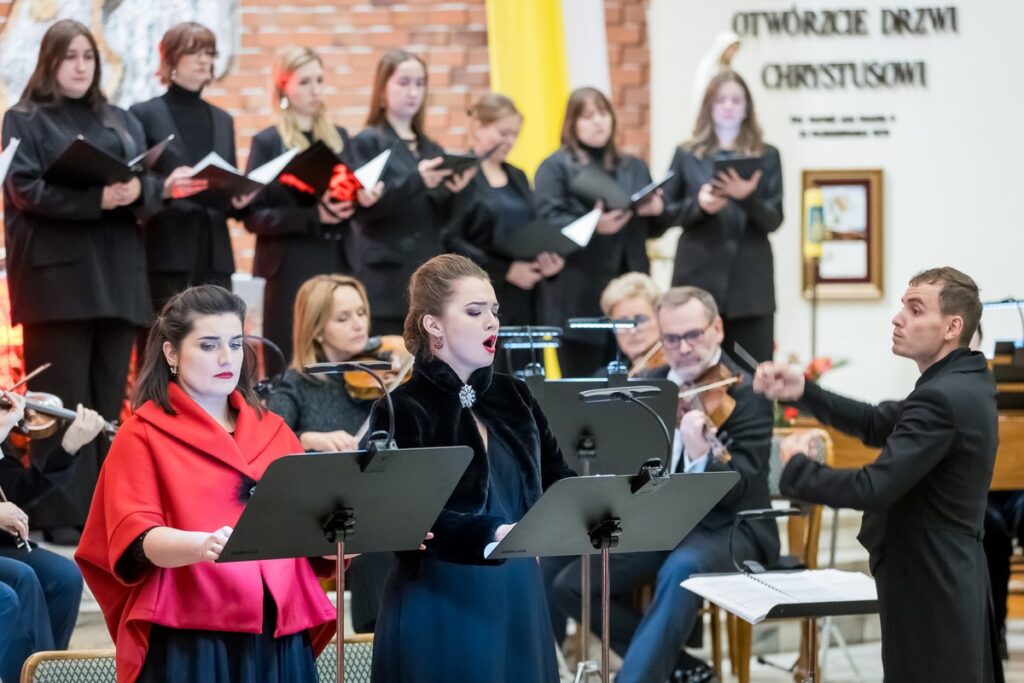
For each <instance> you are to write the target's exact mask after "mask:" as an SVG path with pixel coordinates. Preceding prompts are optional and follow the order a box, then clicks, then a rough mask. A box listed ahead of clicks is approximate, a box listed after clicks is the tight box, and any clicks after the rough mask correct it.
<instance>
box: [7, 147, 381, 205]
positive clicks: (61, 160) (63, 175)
mask: <svg viewBox="0 0 1024 683" xmlns="http://www.w3.org/2000/svg"><path fill="white" fill-rule="evenodd" d="M173 139H174V136H173V135H171V136H168V137H167V139H166V140H162V141H161V142H159V143H157V144H156V145H154V146H153V147H151V148H150V149H148V150H146V151H145V152H143V153H142V154H140V155H139V156H137V157H135V158H134V159H131V160H129V161H122V160H121V159H118V158H116V157H113V156H111V155H110V154H107V153H106V152H104V151H103V150H101V149H99V148H98V147H96V146H95V145H93V144H92V143H90V142H89V141H88V140H86V139H85V138H84V137H81V136H79V137H78V138H76V139H75V140H73V141H72V142H71V144H70V145H68V147H67V148H66V149H65V150H64V151H63V152H62V153H61V155H60V156H59V157H57V159H56V161H54V162H53V163H52V164H50V167H49V168H47V169H46V172H45V173H44V174H43V177H44V178H46V179H47V180H48V181H51V182H54V183H58V184H61V185H67V186H70V187H95V186H97V185H110V184H113V183H123V182H127V181H129V180H131V179H132V178H133V177H135V176H136V175H138V174H140V173H142V172H144V171H148V170H150V169H152V168H153V166H154V164H156V162H157V160H158V159H159V158H160V155H161V154H162V153H163V151H164V149H166V148H167V145H168V144H169V143H170V142H171V140H173ZM16 149H17V145H16V143H15V142H12V143H11V144H9V145H8V149H7V150H5V152H4V153H5V155H7V154H9V155H10V156H7V157H4V158H6V159H7V163H8V164H9V163H10V158H11V157H13V155H14V153H15V150H16ZM390 156H391V150H390V149H388V150H385V151H383V152H382V153H380V154H378V155H377V156H376V157H374V158H373V159H371V160H370V161H369V162H367V163H366V164H364V165H363V166H361V167H360V168H358V169H356V170H355V171H354V175H355V176H356V178H357V179H358V180H359V182H360V184H361V185H362V186H363V187H366V188H372V187H374V186H375V185H376V184H377V182H378V181H379V180H380V177H381V175H383V173H384V168H385V166H386V165H387V162H388V159H389V158H390ZM2 162H3V159H0V163H2ZM340 163H341V162H340V160H339V159H338V156H337V155H336V154H335V153H334V152H332V151H331V150H330V149H329V148H328V147H327V146H326V145H324V144H323V142H321V141H319V140H318V141H317V142H315V143H314V144H313V145H311V146H310V147H308V148H307V149H305V150H301V151H300V150H297V149H293V150H289V151H287V152H285V153H284V154H281V155H280V156H278V157H275V158H274V159H271V160H270V161H268V162H267V163H265V164H263V165H262V166H259V167H258V168H255V169H253V170H252V171H251V172H250V173H248V174H243V173H241V172H240V171H239V170H238V169H237V168H235V167H234V166H232V165H231V164H229V163H228V162H227V161H225V160H224V158H223V157H221V156H220V155H219V154H217V153H216V152H210V153H209V154H207V155H206V156H205V157H203V159H201V160H200V161H199V163H197V164H196V165H195V166H194V167H193V169H192V175H191V176H190V177H191V178H192V179H194V180H205V181H206V183H207V185H206V189H205V190H203V191H202V192H200V193H198V194H199V195H206V197H207V198H208V200H211V201H228V200H229V198H230V197H233V196H237V195H244V194H248V193H250V192H254V191H256V190H259V189H261V188H263V187H264V186H266V185H269V184H270V183H272V182H274V181H275V180H277V179H278V178H280V177H281V176H282V175H285V174H290V175H292V176H294V177H296V178H298V179H299V180H301V181H302V182H304V183H305V184H306V185H308V186H310V187H311V188H313V190H314V192H315V194H316V196H318V197H319V196H320V195H322V194H323V193H324V191H325V190H326V189H327V187H328V184H329V183H330V179H331V175H332V173H333V172H334V169H335V167H336V166H337V165H338V164H340Z"/></svg>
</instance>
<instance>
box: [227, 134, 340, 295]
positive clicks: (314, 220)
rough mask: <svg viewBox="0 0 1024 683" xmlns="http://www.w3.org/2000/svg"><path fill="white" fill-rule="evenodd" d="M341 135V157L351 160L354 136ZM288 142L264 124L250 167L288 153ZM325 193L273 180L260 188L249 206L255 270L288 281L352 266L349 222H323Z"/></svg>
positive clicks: (247, 225) (251, 153) (254, 141)
mask: <svg viewBox="0 0 1024 683" xmlns="http://www.w3.org/2000/svg"><path fill="white" fill-rule="evenodd" d="M338 133H339V135H341V142H342V149H341V155H340V156H341V160H342V162H343V163H345V164H349V163H350V161H351V159H350V152H349V139H348V133H347V132H346V131H345V129H344V128H338ZM286 151H287V150H286V149H285V146H284V142H283V141H282V140H281V135H280V133H278V132H277V128H276V127H274V126H270V127H269V128H264V129H263V130H261V131H260V132H259V133H257V134H256V136H255V137H253V139H252V145H251V146H250V148H249V163H248V166H247V167H246V172H249V171H251V170H252V169H254V168H256V167H258V166H261V165H262V164H264V163H266V162H268V161H270V160H271V159H273V158H275V157H278V156H280V155H282V154H284V153H285V152H286ZM318 200H319V198H317V197H313V196H311V195H304V194H302V193H300V192H298V191H296V190H294V189H292V188H289V187H285V186H284V185H282V184H281V183H278V182H273V183H271V184H269V185H267V186H266V187H265V188H263V189H262V190H260V193H259V194H258V195H256V197H255V198H253V200H252V203H251V204H250V205H249V211H248V213H247V214H246V216H245V228H246V230H248V231H249V232H251V233H254V234H255V235H256V255H255V258H254V259H253V267H252V272H253V275H258V276H260V277H263V278H266V279H267V281H268V282H270V281H271V280H272V279H277V280H281V281H285V282H291V281H293V280H298V281H299V282H301V281H303V280H305V279H306V278H307V277H311V276H313V275H315V274H318V273H337V272H343V271H347V270H348V267H347V265H346V261H345V257H344V251H343V248H342V242H341V237H342V235H343V233H344V232H346V231H347V230H348V226H349V221H343V222H341V223H338V224H325V223H321V222H320V218H319V214H318V212H317V201H318Z"/></svg>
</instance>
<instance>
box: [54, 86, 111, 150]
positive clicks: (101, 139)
mask: <svg viewBox="0 0 1024 683" xmlns="http://www.w3.org/2000/svg"><path fill="white" fill-rule="evenodd" d="M62 104H63V106H64V111H66V112H67V113H68V116H69V117H70V118H71V120H72V121H73V122H74V124H75V127H76V128H78V132H79V133H81V134H82V136H83V137H85V139H86V140H88V141H89V142H90V143H91V144H93V145H95V146H96V147H98V148H99V149H102V150H103V151H104V152H106V153H107V154H110V155H111V156H113V157H116V158H118V159H123V158H124V157H125V156H126V154H125V151H124V144H123V143H122V142H121V138H119V137H118V136H117V133H115V132H114V131H113V130H111V129H110V128H106V127H104V126H103V121H102V120H101V119H100V117H99V116H98V115H97V114H96V112H95V111H94V110H93V108H92V107H90V106H89V104H88V102H86V101H85V98H78V99H73V98H70V97H65V98H64V99H63V102H62Z"/></svg>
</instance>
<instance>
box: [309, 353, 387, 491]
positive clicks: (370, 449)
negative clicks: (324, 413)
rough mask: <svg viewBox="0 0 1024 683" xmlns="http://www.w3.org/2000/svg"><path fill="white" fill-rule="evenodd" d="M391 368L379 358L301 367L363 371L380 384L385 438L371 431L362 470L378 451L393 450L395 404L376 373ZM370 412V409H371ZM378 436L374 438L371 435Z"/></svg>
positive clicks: (322, 371)
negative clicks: (385, 431)
mask: <svg viewBox="0 0 1024 683" xmlns="http://www.w3.org/2000/svg"><path fill="white" fill-rule="evenodd" d="M390 369H391V363H389V362H387V361H380V360H368V361H365V362H358V361H344V362H341V363H330V362H328V363H311V364H310V365H306V366H304V367H303V368H302V370H303V371H304V372H308V373H309V374H311V375H324V374H338V373H342V372H365V373H367V374H369V375H370V376H371V377H373V379H374V380H376V382H377V384H379V385H380V388H381V391H383V392H384V396H383V398H384V405H385V406H386V407H387V410H388V432H387V438H386V440H381V439H380V438H379V435H380V434H382V432H373V433H372V434H370V437H369V438H368V439H367V443H366V454H365V455H364V456H363V458H362V459H361V460H360V461H359V469H360V470H361V471H363V472H365V471H366V470H367V468H368V467H369V465H370V462H371V461H372V460H373V458H374V456H375V455H377V453H378V451H387V450H395V449H396V448H397V446H396V445H395V405H394V403H392V402H391V393H390V392H388V386H387V385H386V384H385V383H384V379H383V378H382V377H381V376H380V375H378V374H377V373H378V372H386V371H388V370H390ZM371 413H372V409H371ZM374 436H377V437H378V438H376V439H374V438H373V437H374Z"/></svg>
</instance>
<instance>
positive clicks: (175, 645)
mask: <svg viewBox="0 0 1024 683" xmlns="http://www.w3.org/2000/svg"><path fill="white" fill-rule="evenodd" d="M276 624H277V606H276V605H275V604H274V599H273V598H272V597H271V596H270V592H269V591H268V590H266V588H264V591H263V632H262V633H234V632H230V631H199V630H191V629H177V628H169V627H167V626H160V625H158V624H153V627H152V630H151V631H150V635H149V649H148V651H147V652H146V661H145V663H144V664H143V667H142V673H141V674H140V675H139V678H138V681H139V683H158V682H159V683H164V682H166V681H209V682H210V683H229V682H230V683H302V682H308V683H317V675H316V660H315V658H314V657H313V648H312V647H311V645H310V642H309V634H308V632H306V631H303V632H301V633H296V634H294V635H290V636H284V637H283V638H275V637H274V627H275V626H276Z"/></svg>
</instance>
